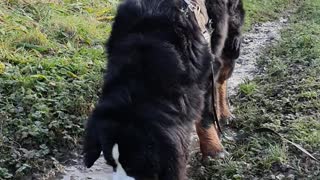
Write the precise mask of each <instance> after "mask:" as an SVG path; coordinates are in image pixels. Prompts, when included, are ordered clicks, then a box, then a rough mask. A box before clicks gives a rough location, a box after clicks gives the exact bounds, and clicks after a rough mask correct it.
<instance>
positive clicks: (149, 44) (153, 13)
mask: <svg viewBox="0 0 320 180" xmlns="http://www.w3.org/2000/svg"><path fill="white" fill-rule="evenodd" d="M181 4H182V3H181V1H174V0H162V1H161V0H127V1H125V2H124V3H123V4H122V5H120V7H119V9H118V13H117V16H116V18H115V22H114V25H113V30H112V33H111V36H110V39H109V41H108V44H107V52H108V67H107V73H106V75H105V82H104V86H103V91H102V95H101V97H100V101H99V103H98V104H97V106H96V108H95V109H94V111H93V113H92V115H91V117H90V119H89V121H88V124H87V127H86V139H85V147H84V152H85V163H86V165H87V166H88V167H90V166H92V165H93V163H94V162H95V160H96V159H97V158H98V157H99V155H100V153H101V151H103V153H104V156H105V159H106V160H107V162H108V163H109V164H110V165H113V166H114V167H115V166H116V164H115V162H114V161H113V158H112V156H111V150H112V147H113V145H114V144H115V143H117V144H118V145H119V150H120V158H119V161H120V162H121V164H122V165H123V167H124V169H125V171H126V172H127V173H128V175H130V176H132V177H134V178H135V179H136V180H141V179H145V178H148V179H157V178H158V179H160V180H171V179H172V180H177V179H179V180H181V179H184V178H185V168H186V161H187V156H188V151H187V148H188V143H189V135H190V133H191V129H192V123H193V121H194V120H195V119H199V118H200V114H201V111H202V106H203V101H204V100H203V93H204V92H203V90H202V84H203V83H204V82H205V81H206V80H207V78H208V76H209V70H210V69H209V67H210V66H209V63H210V61H211V58H212V56H211V54H210V50H209V48H208V46H207V43H206V42H205V41H204V38H203V37H202V36H201V33H200V30H199V29H197V24H195V22H192V21H190V19H188V16H186V14H184V13H182V12H181V11H180V10H181Z"/></svg>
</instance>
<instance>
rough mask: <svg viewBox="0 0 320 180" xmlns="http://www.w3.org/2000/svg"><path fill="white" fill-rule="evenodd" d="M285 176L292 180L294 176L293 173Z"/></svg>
mask: <svg viewBox="0 0 320 180" xmlns="http://www.w3.org/2000/svg"><path fill="white" fill-rule="evenodd" d="M287 178H288V179H289V180H292V179H294V178H295V175H294V174H289V175H288V176H287Z"/></svg>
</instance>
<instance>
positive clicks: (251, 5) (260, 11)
mask: <svg viewBox="0 0 320 180" xmlns="http://www.w3.org/2000/svg"><path fill="white" fill-rule="evenodd" d="M293 2H299V0H243V3H244V6H245V10H246V18H245V26H244V30H245V31H247V30H249V29H250V27H251V26H252V25H253V24H255V23H260V22H266V21H270V20H275V19H277V18H278V17H279V15H281V14H282V13H283V12H284V11H286V10H288V9H290V8H289V7H290V6H291V5H293Z"/></svg>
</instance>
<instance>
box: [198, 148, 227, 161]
mask: <svg viewBox="0 0 320 180" xmlns="http://www.w3.org/2000/svg"><path fill="white" fill-rule="evenodd" d="M229 155H230V154H229V153H228V152H227V151H226V150H222V151H220V152H215V151H211V152H207V153H206V154H202V160H203V162H207V161H210V160H211V159H224V158H226V157H228V156H229Z"/></svg>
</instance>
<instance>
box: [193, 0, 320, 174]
mask: <svg viewBox="0 0 320 180" xmlns="http://www.w3.org/2000/svg"><path fill="white" fill-rule="evenodd" d="M300 3H301V6H300V7H299V8H298V10H297V12H296V13H294V15H292V16H291V18H290V24H289V27H287V28H286V29H285V30H283V31H282V33H281V35H282V39H281V40H280V42H279V43H278V44H277V45H275V46H273V47H270V48H268V49H267V50H265V54H264V55H263V56H262V58H261V59H260V60H259V61H258V66H259V68H261V69H264V73H263V74H262V75H259V76H257V77H256V78H255V79H254V80H252V81H247V82H245V83H244V84H242V85H240V91H239V93H238V94H237V95H236V96H234V97H233V98H232V101H233V103H232V104H233V106H235V110H234V113H235V114H236V116H237V121H236V122H235V124H234V126H235V127H236V128H237V130H238V131H239V133H241V132H252V133H251V134H250V135H249V136H248V137H247V138H246V139H243V140H242V141H239V142H236V143H233V142H229V141H225V142H224V144H225V146H226V148H227V149H228V151H229V152H230V153H231V157H229V159H226V160H219V161H212V162H210V163H211V164H209V166H206V168H204V167H203V166H202V164H201V163H195V164H194V165H195V168H194V171H195V172H197V171H199V169H201V168H203V169H204V170H202V171H201V172H203V173H202V174H201V175H198V174H193V177H194V179H196V180H202V179H217V178H218V179H254V178H256V179H272V178H276V179H277V178H278V179H281V178H285V179H293V178H295V179H319V178H320V164H319V162H316V161H314V160H311V158H309V157H308V156H307V155H305V154H304V153H303V152H301V151H300V150H298V149H297V148H296V147H294V146H292V145H290V144H287V143H286V142H283V141H281V140H280V139H279V138H278V137H277V136H275V135H273V134H270V133H253V131H254V130H255V129H257V128H259V127H264V128H269V129H272V130H274V131H276V132H278V133H280V134H281V135H282V136H283V137H285V138H287V139H289V140H291V141H293V142H295V143H298V144H300V145H301V146H302V147H304V148H305V149H306V150H308V151H309V152H310V153H311V154H312V155H313V156H315V157H316V158H317V159H320V114H319V112H320V31H319V29H320V16H319V12H320V1H319V0H305V1H301V2H300ZM194 158H195V159H198V158H199V157H194ZM195 162H197V161H195ZM230 168H231V169H232V171H230Z"/></svg>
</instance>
